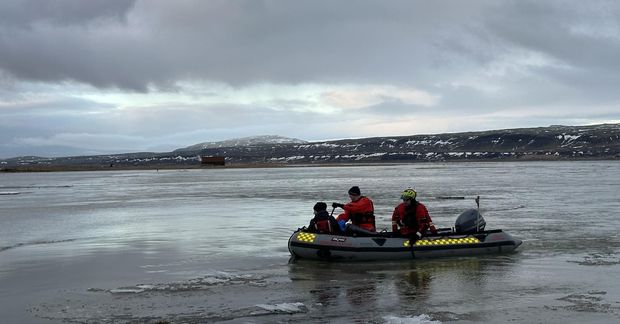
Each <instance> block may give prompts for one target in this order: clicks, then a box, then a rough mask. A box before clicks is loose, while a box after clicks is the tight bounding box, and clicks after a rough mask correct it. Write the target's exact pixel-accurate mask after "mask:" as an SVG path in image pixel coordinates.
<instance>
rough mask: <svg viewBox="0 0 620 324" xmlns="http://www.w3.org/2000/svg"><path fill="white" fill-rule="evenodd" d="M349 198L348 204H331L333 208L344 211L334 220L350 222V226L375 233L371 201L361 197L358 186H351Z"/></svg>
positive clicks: (373, 209) (373, 208)
mask: <svg viewBox="0 0 620 324" xmlns="http://www.w3.org/2000/svg"><path fill="white" fill-rule="evenodd" d="M349 198H351V202H350V203H348V204H340V203H333V204H332V207H334V208H336V207H340V208H342V209H344V213H342V214H340V215H338V217H337V218H336V219H337V220H338V222H339V223H346V222H347V221H349V220H351V224H353V225H355V226H358V227H361V228H362V229H364V230H367V231H371V232H375V230H376V229H375V207H374V205H373V203H372V200H370V198H368V197H366V196H362V193H361V191H360V188H359V187H358V186H353V187H351V189H349Z"/></svg>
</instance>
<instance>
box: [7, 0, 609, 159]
mask: <svg viewBox="0 0 620 324" xmlns="http://www.w3.org/2000/svg"><path fill="white" fill-rule="evenodd" d="M618 17H620V2H618V1H576V0H575V1H540V0H532V1H523V0H519V1H496V0H492V1H471V0H470V1H459V0H454V1H410V0H405V1H370V0H369V1H334V0H326V1H320V0H308V1H285V0H282V1H259V0H247V1H235V0H221V1H220V0H217V1H213V0H207V1H205V0H196V1H185V0H178V1H176V0H175V1H157V0H148V1H146V0H145V1H140V0H136V1H129V0H118V1H116V0H89V1H82V0H54V1H47V0H2V1H0V158H6V157H11V156H16V155H41V156H53V155H73V154H93V153H103V152H130V151H168V150H172V149H175V148H179V147H184V146H188V145H191V144H195V143H199V142H205V141H216V140H223V139H227V138H233V137H244V136H253V135H264V134H274V135H282V136H287V137H295V138H299V139H304V140H324V139H340V138H352V137H369V136H389V135H414V134H429V133H444V132H460V131H475V130H487V129H498V128H514V127H531V126H548V125H553V124H564V125H586V124H595V123H604V122H620V105H619V103H620V91H619V88H620V19H619V18H618Z"/></svg>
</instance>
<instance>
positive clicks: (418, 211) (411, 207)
mask: <svg viewBox="0 0 620 324" xmlns="http://www.w3.org/2000/svg"><path fill="white" fill-rule="evenodd" d="M417 196H418V193H417V192H416V191H415V190H413V188H407V189H405V190H404V191H403V192H402V193H401V195H400V199H402V200H403V202H402V203H400V204H399V205H398V206H396V208H394V213H393V214H392V232H393V233H394V234H397V235H398V234H400V235H403V236H413V235H415V234H416V233H420V235H421V236H425V235H427V234H428V233H429V232H430V233H432V234H436V233H437V229H436V228H435V225H433V221H432V220H431V216H430V215H429V214H428V210H427V209H426V206H424V204H422V203H421V202H418V201H417V200H416V197H417Z"/></svg>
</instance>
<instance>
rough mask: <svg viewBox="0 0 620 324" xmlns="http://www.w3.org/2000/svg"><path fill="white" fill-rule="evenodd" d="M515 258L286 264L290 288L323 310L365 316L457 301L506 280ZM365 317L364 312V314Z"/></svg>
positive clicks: (417, 311) (416, 310) (420, 310)
mask: <svg viewBox="0 0 620 324" xmlns="http://www.w3.org/2000/svg"><path fill="white" fill-rule="evenodd" d="M515 262H518V258H514V257H510V256H509V257H503V256H488V257H482V258H481V257H469V258H444V259H436V260H413V261H409V262H368V263H327V262H317V261H308V260H297V261H295V262H294V263H291V264H289V272H288V275H289V278H290V279H291V281H292V283H293V289H295V290H297V291H299V292H302V293H303V292H307V298H308V299H309V300H308V301H307V302H308V304H311V305H317V306H319V307H320V309H321V311H322V312H324V313H334V314H342V313H343V312H351V313H354V314H356V316H357V315H358V316H360V318H364V316H374V315H372V314H373V313H372V312H373V310H377V309H381V310H382V311H384V312H391V313H397V314H398V313H401V314H421V313H428V312H430V311H431V310H432V309H434V307H435V308H436V305H438V304H439V305H446V307H448V305H457V306H458V305H462V304H463V303H464V302H465V301H468V300H469V299H471V296H481V295H483V294H484V293H485V292H488V291H492V290H493V287H494V285H497V284H499V283H501V282H502V281H508V280H510V278H509V277H510V273H511V270H510V269H512V267H514V266H515ZM366 318H367V317H366Z"/></svg>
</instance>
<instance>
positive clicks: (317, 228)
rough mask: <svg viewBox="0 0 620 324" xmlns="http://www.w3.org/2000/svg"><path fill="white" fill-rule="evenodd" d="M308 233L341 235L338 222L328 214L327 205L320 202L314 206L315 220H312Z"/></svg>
mask: <svg viewBox="0 0 620 324" xmlns="http://www.w3.org/2000/svg"><path fill="white" fill-rule="evenodd" d="M308 231H310V232H313V233H320V234H341V231H340V226H338V222H336V219H335V218H334V216H332V215H330V214H329V213H328V212H327V204H326V203H324V202H322V201H319V202H317V203H316V204H315V205H314V218H312V220H310V225H308Z"/></svg>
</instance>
